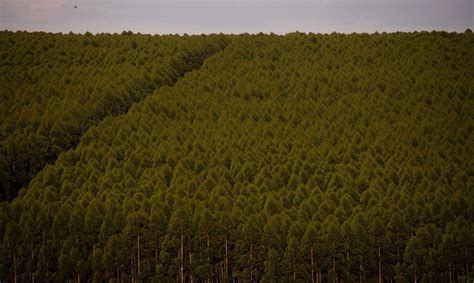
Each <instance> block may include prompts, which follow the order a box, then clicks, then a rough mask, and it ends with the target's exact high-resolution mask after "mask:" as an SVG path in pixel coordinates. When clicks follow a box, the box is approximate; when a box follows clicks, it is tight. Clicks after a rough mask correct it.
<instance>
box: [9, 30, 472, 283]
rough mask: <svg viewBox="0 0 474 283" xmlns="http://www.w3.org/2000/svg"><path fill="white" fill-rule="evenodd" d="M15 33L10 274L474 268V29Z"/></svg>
mask: <svg viewBox="0 0 474 283" xmlns="http://www.w3.org/2000/svg"><path fill="white" fill-rule="evenodd" d="M1 38H2V44H3V45H2V48H1V51H0V67H1V73H2V74H5V76H2V78H0V83H1V85H0V86H1V87H2V89H3V90H2V92H3V93H2V95H1V97H2V101H4V102H3V103H2V106H1V113H0V114H1V117H2V118H3V120H2V125H1V139H2V140H1V148H2V154H3V156H5V157H2V160H1V162H3V165H2V166H3V167H2V169H1V170H2V171H1V173H2V177H1V178H2V189H5V188H8V187H7V186H11V184H12V182H20V181H19V180H22V181H21V182H20V183H22V184H26V185H25V187H24V188H23V189H22V190H21V191H20V193H19V195H18V197H16V198H15V199H13V200H12V201H10V202H2V203H1V204H0V239H1V245H0V258H2V259H3V260H2V261H1V262H0V280H1V281H5V282H13V281H18V282H29V281H34V282H42V281H51V282H65V281H71V280H73V281H75V282H142V281H143V282H260V281H262V282H318V283H319V282H367V281H369V282H395V281H396V282H471V281H472V280H473V278H474V260H473V258H474V226H473V219H474V164H473V159H472V157H473V156H474V133H473V130H474V96H473V95H474V93H473V90H474V79H473V78H474V64H473V63H474V48H473V46H474V36H473V35H472V33H471V32H466V33H446V32H431V33H427V32H421V33H420V32H417V33H391V34H385V33H384V34H378V33H376V34H372V35H368V34H351V35H342V34H330V35H321V34H301V33H292V34H287V35H285V36H277V35H264V34H259V35H248V34H244V35H238V36H223V35H220V36H217V35H216V36H198V37H194V36H193V37H186V36H185V37H179V36H169V37H154V36H145V35H126V34H122V35H96V36H91V35H83V36H80V35H51V34H23V33H2V34H1ZM33 38H34V40H36V44H34V43H32V40H33ZM3 39H4V40H3ZM94 42H95V43H94ZM134 42H135V44H134ZM95 45H97V46H95ZM33 46H34V47H33ZM59 46H61V48H59ZM51 48H53V49H52V50H51ZM55 48H56V49H55ZM101 48H103V50H102V49H101ZM182 53H184V54H186V55H180V54H182ZM169 58H177V59H169ZM190 58H192V59H190ZM169 60H171V63H170V62H169ZM201 62H203V64H202V66H200V65H201ZM199 66H200V67H199ZM198 67H199V68H198ZM193 69H194V70H193ZM191 70H192V71H191ZM51 74H56V75H55V76H52V75H51ZM166 76H170V77H166ZM181 76H182V78H181V79H178V78H179V77H181ZM163 77H166V78H168V79H162V78H163ZM151 92H152V93H151ZM116 103H118V104H116ZM132 104H133V106H132ZM129 106H131V108H130V109H129V110H128V111H127V109H128V107H129ZM66 125H67V126H66ZM55 129H58V130H57V131H56V130H55ZM36 138H37V139H40V140H41V141H42V142H41V143H38V141H37V140H36ZM63 139H64V140H63ZM75 144H77V146H74V145H75ZM23 148H27V149H29V150H30V151H22V150H23ZM56 148H57V150H56ZM12 150H13V151H12ZM36 150H38V151H39V153H38V152H36ZM17 152H22V153H23V154H24V156H23V155H21V156H20V155H19V154H18V153H17ZM50 155H53V156H58V158H57V160H56V161H55V162H54V164H49V165H46V166H45V167H44V168H43V167H42V166H44V164H45V163H46V162H51V160H55V159H56V158H52V159H48V158H44V157H42V156H50ZM38 156H40V157H41V158H43V159H41V160H44V161H45V162H41V164H38V165H37V166H36V165H35V166H36V167H35V166H33V165H31V166H30V165H29V166H30V167H28V170H26V169H25V168H24V167H22V170H26V171H25V172H31V175H28V176H31V178H32V180H31V182H29V183H28V182H27V180H29V179H30V178H27V177H22V178H24V179H21V178H20V177H17V176H16V175H15V174H16V172H17V171H16V169H14V170H13V169H11V168H12V164H13V163H15V162H16V161H15V160H17V159H21V160H27V161H23V163H22V164H23V165H22V166H26V165H25V164H29V162H36V161H35V160H37V158H40V157H38ZM12 160H13V161H12ZM48 160H49V161H48ZM12 162H13V163H12ZM15 164H16V163H15ZM15 166H17V165H15ZM15 168H16V167H15ZM31 168H34V169H31ZM40 169H41V170H40ZM12 170H13V171H12ZM29 170H33V171H29ZM36 172H39V173H37V174H36ZM23 174H26V173H23ZM28 174H29V173H28ZM12 180H14V181H12Z"/></svg>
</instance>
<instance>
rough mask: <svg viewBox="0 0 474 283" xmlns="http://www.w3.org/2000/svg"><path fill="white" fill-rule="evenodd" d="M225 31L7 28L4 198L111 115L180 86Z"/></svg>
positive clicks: (0, 156) (3, 50) (1, 63)
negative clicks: (51, 31) (180, 32)
mask: <svg viewBox="0 0 474 283" xmlns="http://www.w3.org/2000/svg"><path fill="white" fill-rule="evenodd" d="M226 42H228V39H227V38H224V37H223V36H192V37H190V36H188V37H179V36H150V35H133V34H131V33H127V32H124V33H123V34H122V35H121V36H113V35H109V34H103V35H97V36H92V34H86V35H75V34H69V35H60V34H47V33H37V34H36V33H35V34H31V33H13V32H1V33H0V99H1V101H2V104H1V106H0V121H1V122H0V162H1V163H0V174H1V175H0V185H1V188H2V190H1V191H0V199H5V200H11V199H12V198H13V197H15V196H16V194H17V192H18V190H19V189H21V187H23V186H25V185H28V182H29V181H30V180H31V178H32V177H34V176H35V175H36V174H37V173H38V171H39V170H41V169H42V168H43V167H44V166H45V164H47V163H51V162H53V161H54V160H56V158H57V157H58V156H59V154H60V153H61V152H63V151H66V150H68V149H71V148H72V147H74V146H75V145H77V144H78V142H79V141H80V139H81V136H82V135H83V134H84V132H85V131H86V130H87V129H88V128H89V127H90V126H92V125H94V124H96V123H97V122H99V121H101V120H102V119H104V118H105V117H107V116H110V115H112V116H113V115H118V114H121V113H125V112H126V111H127V110H128V108H130V106H131V105H133V103H135V102H137V101H139V100H141V99H142V98H144V97H145V96H146V95H149V94H152V93H153V91H154V90H155V89H157V88H159V87H161V86H164V85H173V84H174V83H175V82H176V80H177V79H179V78H180V77H182V76H183V75H184V74H185V73H186V72H188V71H191V70H192V69H194V68H197V67H199V66H200V65H201V64H202V63H203V61H204V59H205V58H206V57H208V56H209V55H210V54H212V53H215V52H217V51H219V50H220V49H222V48H224V47H225V45H226Z"/></svg>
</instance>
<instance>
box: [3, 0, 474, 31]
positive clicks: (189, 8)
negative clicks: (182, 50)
mask: <svg viewBox="0 0 474 283" xmlns="http://www.w3.org/2000/svg"><path fill="white" fill-rule="evenodd" d="M75 6H77V8H75ZM473 27H474V0H253V1H251V0H237V1H231V0H205V1H202V0H154V1H153V0H134V1H133V0H129V1H126V0H0V30H11V31H16V30H27V31H48V32H63V33H67V32H70V31H72V32H74V33H84V32H86V31H89V32H92V33H102V32H106V33H115V32H116V33H120V32H122V31H124V30H126V31H129V30H130V31H133V32H135V33H137V32H140V33H149V34H176V33H178V34H184V33H187V34H201V33H221V32H222V33H234V34H238V33H245V32H248V33H259V32H264V33H270V32H273V33H277V34H285V33H289V32H295V31H300V32H314V33H331V32H340V33H352V32H367V33H373V32H376V31H378V32H384V31H385V32H394V31H415V30H416V31H422V30H425V31H432V30H445V31H457V32H464V31H465V30H466V29H467V28H470V29H473Z"/></svg>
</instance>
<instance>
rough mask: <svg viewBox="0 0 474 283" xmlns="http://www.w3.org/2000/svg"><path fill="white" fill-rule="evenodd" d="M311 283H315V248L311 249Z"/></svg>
mask: <svg viewBox="0 0 474 283" xmlns="http://www.w3.org/2000/svg"><path fill="white" fill-rule="evenodd" d="M311 283H314V254H313V247H311Z"/></svg>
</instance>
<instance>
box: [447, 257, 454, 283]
mask: <svg viewBox="0 0 474 283" xmlns="http://www.w3.org/2000/svg"><path fill="white" fill-rule="evenodd" d="M448 272H449V283H453V279H452V278H453V277H452V274H451V256H448Z"/></svg>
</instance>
